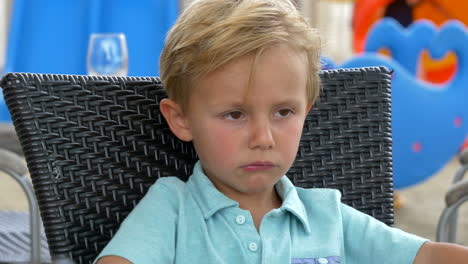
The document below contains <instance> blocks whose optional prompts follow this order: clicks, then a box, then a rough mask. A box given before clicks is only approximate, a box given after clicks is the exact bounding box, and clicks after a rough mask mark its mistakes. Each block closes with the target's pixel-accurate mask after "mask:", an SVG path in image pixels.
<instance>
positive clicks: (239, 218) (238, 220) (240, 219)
mask: <svg viewBox="0 0 468 264" xmlns="http://www.w3.org/2000/svg"><path fill="white" fill-rule="evenodd" d="M236 223H238V224H239V225H242V224H244V223H245V216H243V215H238V216H237V217H236Z"/></svg>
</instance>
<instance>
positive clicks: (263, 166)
mask: <svg viewBox="0 0 468 264" xmlns="http://www.w3.org/2000/svg"><path fill="white" fill-rule="evenodd" d="M273 167H275V165H274V164H273V162H270V161H255V162H252V163H249V164H247V165H244V166H242V167H241V168H242V169H243V170H245V171H261V170H269V169H271V168H273Z"/></svg>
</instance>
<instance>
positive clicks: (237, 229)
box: [97, 162, 426, 264]
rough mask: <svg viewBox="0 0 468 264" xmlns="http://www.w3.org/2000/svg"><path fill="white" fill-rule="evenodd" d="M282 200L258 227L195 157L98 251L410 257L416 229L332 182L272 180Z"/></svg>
mask: <svg viewBox="0 0 468 264" xmlns="http://www.w3.org/2000/svg"><path fill="white" fill-rule="evenodd" d="M275 187H276V190H277V192H278V194H279V196H280V197H281V199H282V201H283V202H282V205H281V207H280V208H278V209H274V210H272V211H270V212H269V213H267V214H266V215H265V216H264V218H263V219H262V222H261V225H260V230H259V231H258V232H257V230H256V228H255V226H254V223H253V219H252V216H251V214H250V212H249V211H247V210H243V209H241V208H239V204H238V203H237V202H236V201H233V200H231V199H229V198H228V197H226V196H225V195H224V194H223V193H221V192H220V191H218V190H217V189H216V187H215V186H214V185H213V184H212V182H211V181H210V180H209V179H208V177H207V176H206V175H205V174H204V173H203V171H202V169H201V164H200V162H198V163H197V164H196V165H195V168H194V171H193V174H192V176H191V177H190V178H189V180H188V181H187V183H184V182H182V181H181V180H179V179H177V178H175V177H167V178H161V179H159V180H158V181H157V182H156V183H155V184H154V185H153V186H152V187H151V188H150V189H149V191H148V193H147V194H146V196H145V197H144V198H143V199H142V200H141V201H140V203H139V204H138V205H137V206H136V207H135V209H134V210H133V211H132V212H131V213H130V214H129V216H128V217H127V218H126V219H125V221H124V222H123V223H122V224H121V226H120V229H119V230H118V232H117V233H116V234H115V236H114V237H113V239H112V240H111V241H110V242H109V244H108V245H107V246H106V247H105V248H104V250H103V251H102V252H101V254H100V255H99V256H98V258H97V259H99V258H100V257H102V256H106V255H117V256H121V257H123V258H126V259H128V260H129V261H131V262H133V263H137V264H144V263H181V264H187V263H191V264H194V263H203V264H205V263H217V264H219V263H236V264H237V263H259V264H260V263H268V264H272V263H281V264H285V263H294V264H300V263H301V264H328V263H331V264H333V263H346V264H366V263H369V264H370V263H381V264H385V263H392V264H393V263H399V264H403V263H408V264H410V263H413V260H414V258H415V256H416V253H417V252H418V250H419V248H420V247H421V245H422V244H423V243H424V242H425V241H426V240H425V239H422V238H420V237H417V236H414V235H411V234H408V233H405V232H403V231H401V230H399V229H395V228H391V227H388V226H387V225H385V224H383V223H381V222H380V221H378V220H376V219H374V218H372V217H370V216H368V215H366V214H363V213H361V212H359V211H357V210H355V209H353V208H351V207H349V206H347V205H345V204H342V203H341V201H340V196H341V195H340V193H339V192H338V191H336V190H332V189H303V188H298V187H295V186H294V185H293V184H292V183H291V181H290V180H289V179H288V178H287V177H286V176H283V177H282V178H281V179H280V181H279V182H278V183H277V184H276V185H275Z"/></svg>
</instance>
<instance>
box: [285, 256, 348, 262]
mask: <svg viewBox="0 0 468 264" xmlns="http://www.w3.org/2000/svg"><path fill="white" fill-rule="evenodd" d="M338 263H340V257H337V256H333V257H323V258H293V259H291V264H338Z"/></svg>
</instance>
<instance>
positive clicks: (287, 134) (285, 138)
mask: <svg viewBox="0 0 468 264" xmlns="http://www.w3.org/2000/svg"><path fill="white" fill-rule="evenodd" d="M303 126H304V123H303V122H301V121H295V122H292V123H291V124H289V125H288V126H286V127H285V128H284V130H283V131H282V132H281V134H282V136H281V140H282V142H281V143H282V144H281V145H282V146H283V147H284V148H285V149H287V153H288V155H290V156H292V158H293V159H294V158H295V157H296V153H297V148H298V147H299V141H300V140H301V135H302V129H303Z"/></svg>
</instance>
